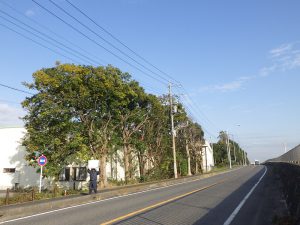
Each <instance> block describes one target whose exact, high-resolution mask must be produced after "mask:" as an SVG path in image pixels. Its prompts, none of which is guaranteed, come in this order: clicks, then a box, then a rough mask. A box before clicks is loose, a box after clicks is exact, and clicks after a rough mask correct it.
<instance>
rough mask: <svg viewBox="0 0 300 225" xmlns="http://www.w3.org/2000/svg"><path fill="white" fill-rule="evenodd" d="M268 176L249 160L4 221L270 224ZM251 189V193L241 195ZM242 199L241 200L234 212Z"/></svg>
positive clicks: (268, 174)
mask: <svg viewBox="0 0 300 225" xmlns="http://www.w3.org/2000/svg"><path fill="white" fill-rule="evenodd" d="M265 172H266V173H265ZM264 173H265V176H264ZM260 178H261V179H260ZM272 179H273V178H272V176H271V174H270V173H269V171H267V169H266V168H265V167H264V166H255V167H251V166H248V167H244V168H241V169H238V170H234V171H231V172H228V173H224V174H220V175H216V176H213V177H210V178H206V179H202V180H197V181H193V182H188V183H184V184H177V185H173V186H168V187H163V188H157V189H154V190H148V191H144V192H140V193H135V194H131V195H128V196H122V197H115V198H112V199H107V200H102V201H98V202H94V203H90V204H86V205H81V206H76V207H72V208H68V209H62V210H57V211H54V212H47V213H44V214H39V215H33V216H30V217H27V218H21V219H19V220H14V221H10V222H9V221H8V222H7V223H4V224H22V225H26V224H28V225H29V224H30V225H34V224H39V225H41V224H42V225H44V224H45V225H46V224H47V225H57V224H64V225H68V224H72V225H74V224H75V225H76V224H78V225H83V224H95V225H100V224H147V225H150V224H151V225H152V224H153V225H154V224H156V225H157V224H164V225H166V224H204V225H205V224H207V225H214V224H216V225H219V224H224V223H225V222H226V221H227V224H243V225H247V224H251V225H254V224H264V225H266V224H271V221H272V216H273V215H271V214H272V213H274V210H273V208H272V207H271V210H273V211H272V212H271V211H270V209H266V210H263V209H264V208H268V207H269V208H270V204H273V203H274V202H272V201H271V202H270V200H272V198H271V197H270V198H265V196H266V191H267V192H268V191H273V192H274V191H275V192H276V191H277V189H276V188H274V185H273V183H272V182H273V180H272ZM259 180H260V182H259ZM258 182H259V183H258ZM256 184H257V186H256V188H255V189H254V190H253V187H254V186H255V185H256ZM272 188H273V189H272ZM251 190H252V191H253V192H252V194H251V195H249V196H248V197H249V198H248V199H246V200H245V196H247V194H248V193H249V192H250V191H251ZM273 192H272V193H273ZM272 193H270V194H272ZM273 194H274V193H273ZM275 194H276V193H275ZM243 200H245V201H244V205H242V206H241V207H240V210H239V211H238V212H235V213H234V214H236V215H235V216H233V214H232V213H233V212H234V211H235V209H236V208H237V207H238V206H239V205H240V204H241V202H243ZM267 214H268V216H267ZM269 214H270V215H269ZM228 218H230V219H229V223H228ZM0 224H1V223H0Z"/></svg>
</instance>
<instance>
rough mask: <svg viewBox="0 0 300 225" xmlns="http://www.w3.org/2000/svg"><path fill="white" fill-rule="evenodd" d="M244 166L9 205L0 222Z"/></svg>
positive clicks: (0, 214)
mask: <svg viewBox="0 0 300 225" xmlns="http://www.w3.org/2000/svg"><path fill="white" fill-rule="evenodd" d="M240 168H242V167H239V168H237V169H232V170H225V171H220V172H212V173H207V174H201V175H195V176H191V177H183V178H178V179H171V180H164V181H159V182H150V183H145V184H136V185H132V186H125V187H121V188H112V189H111V190H104V191H103V192H100V193H97V194H92V195H85V196H72V197H69V198H65V197H62V198H58V199H46V200H40V201H34V202H29V203H22V204H15V205H8V206H1V207H0V224H1V222H4V221H7V220H12V219H16V218H20V217H25V216H29V215H33V214H37V213H45V212H47V211H51V210H59V209H62V208H66V207H72V206H73V207H75V206H80V205H82V204H87V203H93V202H97V201H99V200H104V199H109V198H112V197H118V196H122V195H127V194H132V193H135V192H141V191H147V190H152V189H156V188H160V187H168V186H172V185H180V184H184V183H186V182H193V181H197V180H202V179H205V178H208V177H212V176H216V175H220V174H224V173H228V172H232V171H235V170H238V169H240Z"/></svg>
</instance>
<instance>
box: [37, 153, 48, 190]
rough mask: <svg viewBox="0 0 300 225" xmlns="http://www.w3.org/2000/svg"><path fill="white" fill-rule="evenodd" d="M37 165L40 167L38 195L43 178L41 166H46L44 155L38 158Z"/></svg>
mask: <svg viewBox="0 0 300 225" xmlns="http://www.w3.org/2000/svg"><path fill="white" fill-rule="evenodd" d="M38 164H39V165H40V167H41V173H40V189H39V193H41V192H42V178H43V166H45V165H46V164H47V157H46V156H44V155H41V156H40V157H39V158H38Z"/></svg>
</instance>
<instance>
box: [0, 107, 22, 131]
mask: <svg viewBox="0 0 300 225" xmlns="http://www.w3.org/2000/svg"><path fill="white" fill-rule="evenodd" d="M24 115H25V112H24V111H23V110H22V109H20V108H15V107H12V106H9V105H7V104H4V103H0V125H1V126H3V125H5V126H6V125H9V126H15V125H22V124H23V121H22V120H21V119H20V117H22V116H24Z"/></svg>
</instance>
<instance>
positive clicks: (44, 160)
mask: <svg viewBox="0 0 300 225" xmlns="http://www.w3.org/2000/svg"><path fill="white" fill-rule="evenodd" d="M38 164H39V165H40V166H45V165H46V164H47V157H46V156H44V155H41V156H40V157H39V158H38Z"/></svg>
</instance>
